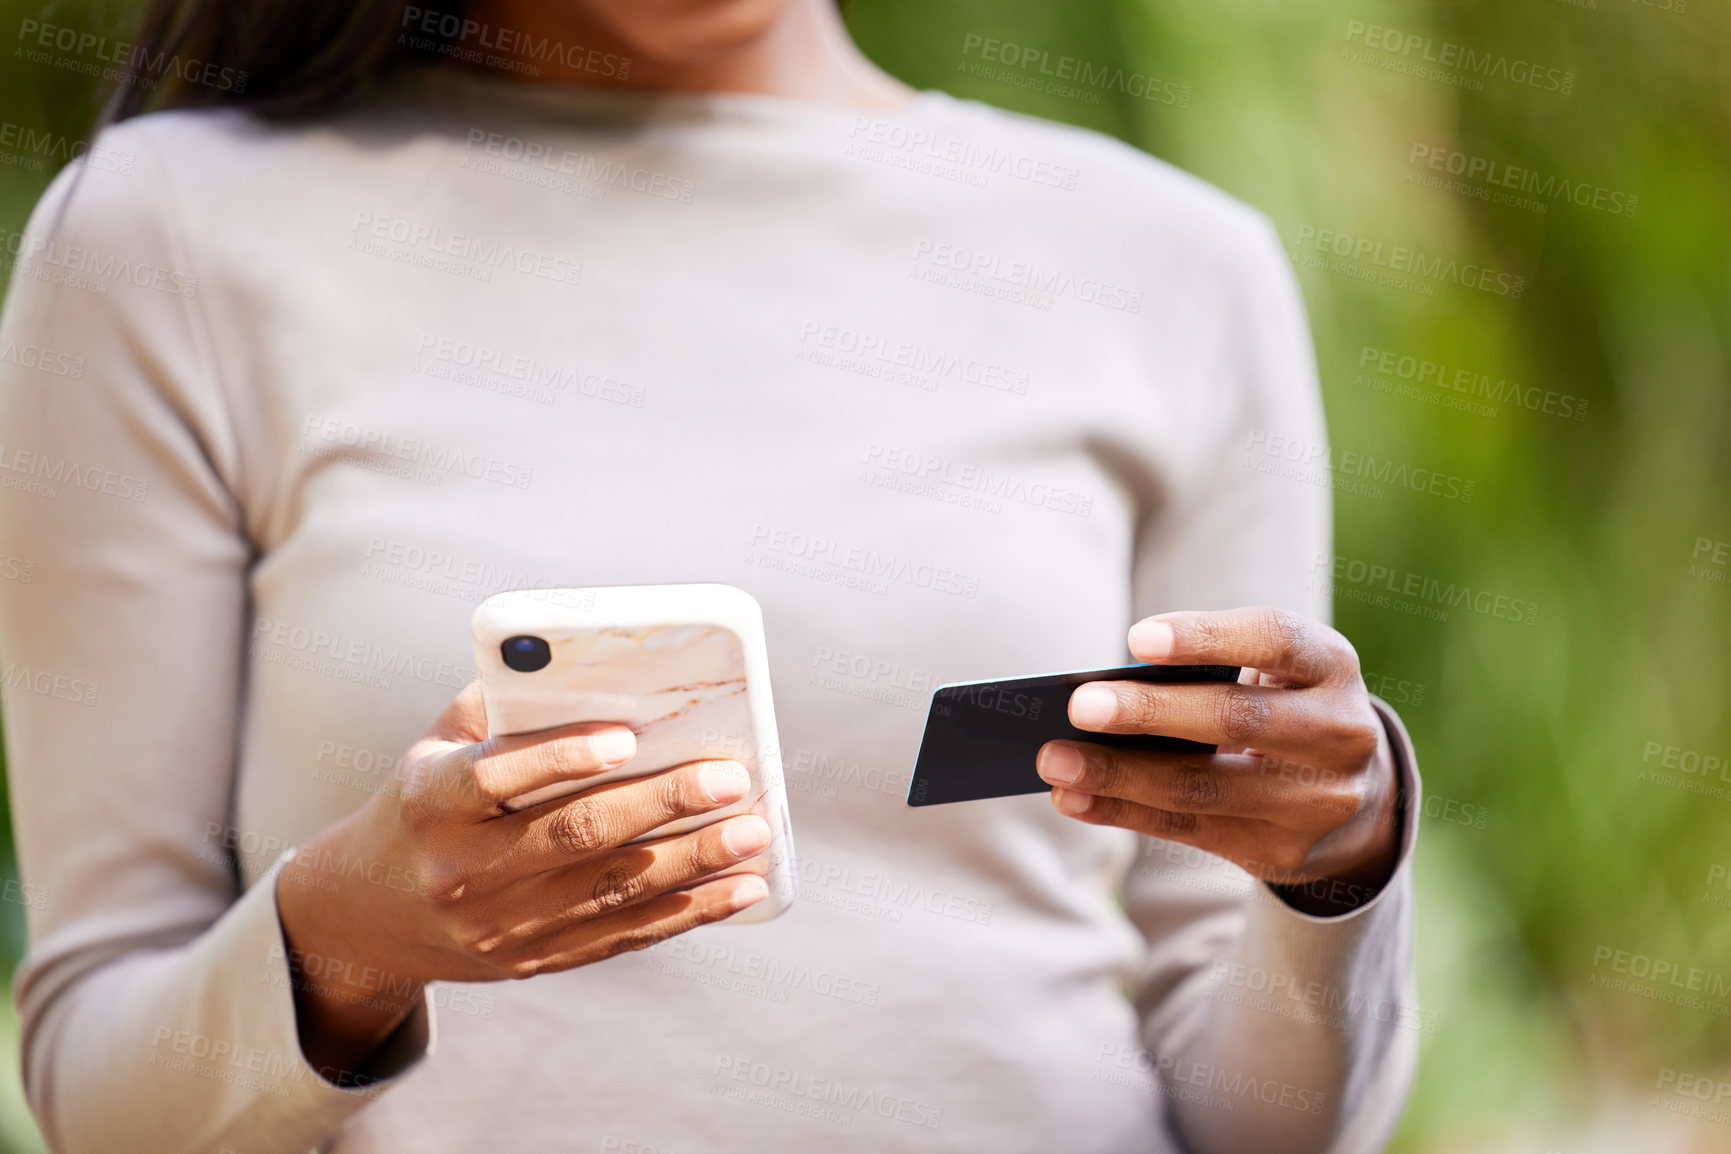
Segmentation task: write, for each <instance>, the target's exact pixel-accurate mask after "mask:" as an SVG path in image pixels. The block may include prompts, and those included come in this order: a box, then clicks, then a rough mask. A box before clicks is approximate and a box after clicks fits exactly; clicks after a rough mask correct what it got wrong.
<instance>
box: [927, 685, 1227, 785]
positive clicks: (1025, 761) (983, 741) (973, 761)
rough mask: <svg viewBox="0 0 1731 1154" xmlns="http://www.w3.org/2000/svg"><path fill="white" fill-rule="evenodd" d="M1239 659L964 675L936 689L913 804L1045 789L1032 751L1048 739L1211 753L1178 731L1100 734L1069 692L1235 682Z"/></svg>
mask: <svg viewBox="0 0 1731 1154" xmlns="http://www.w3.org/2000/svg"><path fill="white" fill-rule="evenodd" d="M1237 680H1238V667H1237V666H1236V665H1124V666H1118V667H1116V668H1112V669H1079V670H1076V671H1074V672H1071V673H1046V674H1042V675H1041V676H1039V677H1012V678H1009V679H1007V680H1004V681H961V682H956V683H953V684H950V685H940V686H938V688H937V689H936V690H935V691H934V692H933V693H932V707H931V710H930V712H928V713H927V714H926V731H925V734H924V736H922V737H921V738H920V755H919V758H918V760H917V761H915V762H914V775H913V778H912V779H911V780H910V781H909V782H908V804H909V805H944V804H946V803H948V802H952V801H980V800H982V799H984V798H988V797H1016V796H1018V795H1020V794H1025V793H1046V792H1048V791H1049V790H1050V789H1051V788H1052V787H1051V786H1050V785H1048V784H1047V783H1046V782H1045V781H1043V780H1042V779H1041V777H1040V775H1039V774H1038V773H1037V772H1035V770H1034V755H1035V754H1037V753H1038V752H1039V750H1040V747H1041V746H1042V745H1044V744H1046V743H1047V742H1048V741H1057V740H1060V739H1064V740H1069V741H1091V742H1095V743H1096V744H1099V745H1109V746H1113V747H1115V748H1118V749H1137V750H1146V751H1149V752H1156V753H1159V752H1168V753H1178V752H1185V751H1194V752H1201V751H1206V752H1213V750H1214V748H1215V747H1214V746H1212V745H1207V744H1204V743H1202V742H1198V741H1186V740H1185V739H1183V738H1180V737H1157V736H1154V735H1151V734H1143V733H1095V732H1093V731H1092V730H1087V729H1077V728H1076V727H1075V726H1073V725H1071V724H1070V693H1071V691H1072V690H1074V689H1075V688H1076V687H1077V686H1078V685H1081V684H1083V683H1084V682H1088V681H1155V682H1168V683H1170V682H1194V681H1237Z"/></svg>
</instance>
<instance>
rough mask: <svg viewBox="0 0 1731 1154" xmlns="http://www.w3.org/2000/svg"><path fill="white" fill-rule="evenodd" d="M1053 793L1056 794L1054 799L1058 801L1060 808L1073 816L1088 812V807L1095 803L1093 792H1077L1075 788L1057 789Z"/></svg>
mask: <svg viewBox="0 0 1731 1154" xmlns="http://www.w3.org/2000/svg"><path fill="white" fill-rule="evenodd" d="M1052 793H1053V794H1054V795H1055V796H1054V797H1053V799H1052V800H1053V801H1055V802H1057V804H1058V808H1059V809H1060V810H1062V811H1063V812H1065V813H1067V814H1070V815H1071V816H1072V817H1074V816H1075V815H1076V814H1079V813H1087V812H1088V807H1089V806H1091V805H1093V804H1094V795H1093V794H1091V793H1077V792H1076V791H1075V790H1073V789H1055V790H1053V791H1052Z"/></svg>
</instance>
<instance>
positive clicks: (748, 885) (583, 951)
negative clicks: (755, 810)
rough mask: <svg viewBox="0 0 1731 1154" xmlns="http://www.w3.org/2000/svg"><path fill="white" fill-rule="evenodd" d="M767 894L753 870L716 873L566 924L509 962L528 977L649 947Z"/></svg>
mask: <svg viewBox="0 0 1731 1154" xmlns="http://www.w3.org/2000/svg"><path fill="white" fill-rule="evenodd" d="M768 896H769V885H768V883H767V882H765V881H764V880H763V879H762V878H760V877H758V876H757V875H755V874H745V875H740V876H730V877H725V878H717V879H716V880H715V881H712V882H705V883H703V884H702V885H700V886H696V887H693V888H692V889H688V890H679V891H677V892H674V893H667V894H660V895H658V896H656V897H653V898H650V899H649V900H647V901H644V902H640V903H638V904H637V905H633V906H627V907H625V908H624V909H619V910H614V911H613V912H612V913H608V914H603V915H602V916H601V917H598V918H594V919H591V920H589V921H586V922H579V923H578V924H576V925H573V926H568V927H566V928H565V929H563V930H561V931H559V932H558V933H556V934H553V935H551V936H549V937H547V938H545V939H542V940H540V941H537V942H535V943H532V945H531V947H530V948H528V949H527V950H526V951H525V952H524V953H523V955H522V956H521V957H520V958H519V959H518V960H516V961H515V962H513V963H512V964H511V965H510V966H509V967H508V968H509V971H510V973H511V975H512V976H513V977H518V978H528V977H533V976H534V975H535V974H544V973H550V972H554V971H558V970H569V969H572V968H574V967H576V966H583V965H588V964H589V963H591V962H599V961H601V960H603V959H604V958H610V957H612V956H613V955H615V954H622V953H625V952H626V951H627V950H642V949H647V948H648V947H650V946H652V945H654V944H655V943H656V942H660V941H665V940H666V939H668V938H671V937H673V936H674V935H676V934H682V933H685V932H686V931H687V930H693V929H696V928H697V927H698V926H702V925H708V924H709V923H711V922H718V921H720V920H721V919H722V918H725V917H728V916H730V915H732V914H735V913H738V912H739V911H740V910H743V909H745V908H747V907H748V906H752V905H755V904H757V903H758V902H760V901H762V900H763V899H764V898H766V897H768Z"/></svg>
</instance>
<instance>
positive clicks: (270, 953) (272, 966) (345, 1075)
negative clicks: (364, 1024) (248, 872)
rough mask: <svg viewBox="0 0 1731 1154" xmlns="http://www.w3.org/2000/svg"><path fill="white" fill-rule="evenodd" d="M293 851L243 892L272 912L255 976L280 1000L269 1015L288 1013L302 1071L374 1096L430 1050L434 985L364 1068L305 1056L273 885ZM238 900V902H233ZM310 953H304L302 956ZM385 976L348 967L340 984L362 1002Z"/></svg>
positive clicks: (330, 1085)
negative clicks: (318, 1062)
mask: <svg viewBox="0 0 1731 1154" xmlns="http://www.w3.org/2000/svg"><path fill="white" fill-rule="evenodd" d="M294 855H295V851H294V850H293V849H290V850H289V851H288V852H286V853H284V854H283V855H282V857H280V858H278V859H277V861H276V862H275V863H274V864H273V865H272V866H271V868H270V870H269V871H268V872H267V873H266V874H265V875H264V876H263V877H261V878H259V880H258V882H257V883H256V884H254V885H253V887H252V888H251V889H250V890H248V891H247V893H246V894H245V895H244V896H243V897H242V898H241V902H243V903H244V902H245V901H246V900H247V899H248V898H250V897H252V896H253V895H254V894H255V893H259V894H261V896H264V900H263V901H262V902H261V904H263V905H265V906H267V907H268V912H269V915H270V918H269V922H270V924H269V926H268V927H261V928H260V935H261V936H266V937H268V941H267V942H266V943H265V948H264V951H263V955H262V957H263V961H262V968H261V972H260V974H259V977H258V980H259V981H260V982H261V983H265V984H268V985H269V986H271V987H272V989H273V990H275V991H276V993H275V995H273V997H275V999H276V1000H277V1001H278V1002H279V1003H280V1013H278V1012H273V1013H272V1015H271V1017H272V1019H273V1020H283V1019H286V1022H287V1027H288V1031H289V1039H288V1042H287V1044H286V1045H285V1047H284V1048H285V1052H286V1051H287V1050H290V1049H292V1051H293V1053H294V1055H295V1058H296V1059H297V1060H298V1062H299V1064H300V1066H301V1067H302V1072H301V1074H300V1075H299V1076H300V1077H305V1078H308V1079H310V1080H312V1081H314V1082H316V1083H317V1084H318V1085H319V1086H321V1087H322V1088H324V1089H326V1090H328V1091H331V1092H335V1093H338V1094H341V1095H343V1096H344V1097H345V1098H355V1099H358V1100H362V1101H371V1100H372V1099H373V1098H376V1097H378V1095H380V1094H381V1093H383V1092H384V1091H385V1089H387V1088H388V1086H389V1085H390V1084H391V1083H392V1082H394V1081H396V1080H397V1079H398V1078H400V1077H401V1076H403V1075H404V1074H406V1073H408V1072H409V1071H410V1070H412V1069H414V1067H415V1066H417V1065H419V1064H420V1061H421V1059H422V1058H425V1057H426V1056H427V1055H428V1054H431V1053H432V1052H433V1050H434V1048H435V1046H436V1042H437V1031H436V1029H435V1026H434V1016H433V989H432V987H431V986H427V987H425V988H423V990H422V991H421V1000H420V1004H419V1005H417V1006H416V1007H415V1009H414V1010H413V1011H412V1012H411V1013H410V1014H409V1016H408V1017H407V1018H405V1019H403V1022H402V1024H401V1025H399V1026H398V1027H397V1028H396V1029H395V1030H394V1031H392V1032H391V1035H390V1037H388V1038H386V1039H385V1040H384V1042H382V1043H381V1044H380V1045H379V1047H378V1049H376V1050H374V1051H373V1053H372V1054H371V1055H370V1056H369V1057H368V1059H367V1062H366V1064H365V1067H366V1068H365V1069H364V1070H359V1071H356V1070H338V1069H332V1068H324V1069H318V1068H315V1067H313V1066H312V1065H311V1064H310V1063H308V1062H307V1060H306V1056H305V1054H304V1053H302V1051H301V1048H300V1030H299V1021H298V1019H297V1018H296V1015H295V1005H294V989H293V983H294V981H295V978H294V974H293V971H292V968H291V966H290V964H289V963H290V958H289V947H288V940H287V938H286V937H285V936H284V934H283V928H282V919H281V916H280V915H279V914H278V912H277V906H276V889H277V886H278V885H279V884H280V879H281V875H282V870H283V867H284V866H285V865H287V864H288V862H289V861H290V860H291V859H292V858H293V857H294ZM237 904H238V903H237ZM312 960H313V959H303V965H304V963H305V962H308V961H312ZM318 968H319V969H321V970H325V969H333V970H334V969H335V968H336V964H335V963H330V964H328V965H326V966H322V967H318ZM301 980H302V981H307V980H314V981H316V980H318V975H317V974H315V975H314V976H313V977H312V978H311V979H308V978H307V977H305V976H303V977H302V978H301ZM388 981H389V975H377V976H376V977H375V976H373V975H360V976H357V977H355V978H351V977H350V976H349V975H347V974H346V973H345V974H344V976H343V978H342V979H341V985H342V986H344V987H348V988H349V989H352V996H353V998H354V1000H356V1001H357V1002H364V1001H365V1000H366V999H368V998H369V997H372V996H374V995H375V994H377V993H379V992H382V990H383V987H384V984H385V983H386V982H388Z"/></svg>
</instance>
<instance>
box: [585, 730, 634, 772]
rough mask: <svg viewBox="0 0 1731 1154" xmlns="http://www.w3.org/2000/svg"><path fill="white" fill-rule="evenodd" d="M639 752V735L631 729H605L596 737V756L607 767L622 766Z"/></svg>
mask: <svg viewBox="0 0 1731 1154" xmlns="http://www.w3.org/2000/svg"><path fill="white" fill-rule="evenodd" d="M636 752H637V735H636V734H634V733H632V732H631V731H630V730H629V729H604V730H602V731H601V732H600V733H597V734H596V735H595V756H596V757H599V758H600V759H601V760H602V762H604V763H605V764H607V765H621V764H623V763H625V762H627V761H630V760H631V758H632V755H633V754H635V753H636Z"/></svg>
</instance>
